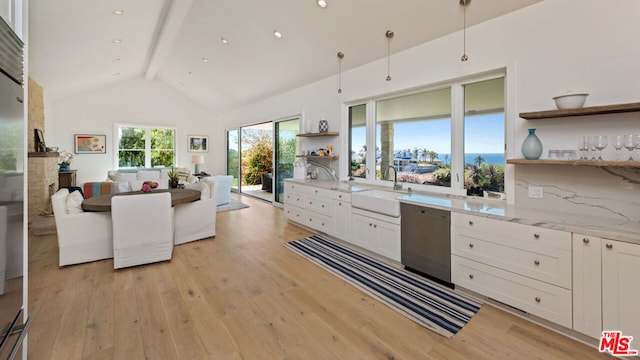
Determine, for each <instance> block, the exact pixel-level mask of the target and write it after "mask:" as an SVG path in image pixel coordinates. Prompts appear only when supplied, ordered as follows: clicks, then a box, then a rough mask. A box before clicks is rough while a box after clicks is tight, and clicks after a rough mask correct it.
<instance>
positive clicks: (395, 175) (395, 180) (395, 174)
mask: <svg viewBox="0 0 640 360" xmlns="http://www.w3.org/2000/svg"><path fill="white" fill-rule="evenodd" d="M389 169H393V190H400V189H402V184H398V171H397V170H396V168H395V167H394V166H393V165H389V166H388V167H387V169H386V170H385V171H384V177H385V179H386V178H387V174H389Z"/></svg>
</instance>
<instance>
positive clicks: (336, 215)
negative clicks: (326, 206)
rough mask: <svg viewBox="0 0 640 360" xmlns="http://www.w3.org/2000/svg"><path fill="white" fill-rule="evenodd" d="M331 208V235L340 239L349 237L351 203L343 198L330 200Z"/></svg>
mask: <svg viewBox="0 0 640 360" xmlns="http://www.w3.org/2000/svg"><path fill="white" fill-rule="evenodd" d="M331 207H332V209H333V220H334V221H333V232H332V234H331V235H333V236H335V237H337V238H338V239H342V240H347V241H348V240H349V238H350V237H351V203H350V202H347V201H345V200H331Z"/></svg>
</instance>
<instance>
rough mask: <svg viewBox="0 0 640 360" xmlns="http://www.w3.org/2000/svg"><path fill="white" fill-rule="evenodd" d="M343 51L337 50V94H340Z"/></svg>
mask: <svg viewBox="0 0 640 360" xmlns="http://www.w3.org/2000/svg"><path fill="white" fill-rule="evenodd" d="M343 58H344V53H342V52H341V51H338V94H342V59H343Z"/></svg>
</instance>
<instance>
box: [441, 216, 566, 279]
mask: <svg viewBox="0 0 640 360" xmlns="http://www.w3.org/2000/svg"><path fill="white" fill-rule="evenodd" d="M451 252H452V253H453V254H455V255H459V256H462V257H465V258H467V259H471V260H476V261H478V262H481V263H484V264H488V265H491V266H494V267H498V268H501V269H504V270H507V271H512V272H514V273H516V274H519V275H523V276H527V277H529V278H532V279H535V280H540V281H544V282H547V283H550V284H553V285H558V286H561V287H564V288H566V289H571V251H568V250H562V249H558V248H556V247H550V246H545V245H542V244H538V243H535V242H528V241H518V240H517V239H511V238H509V237H505V236H494V235H488V234H486V233H479V232H476V231H470V230H468V229H463V228H460V227H457V226H452V227H451Z"/></svg>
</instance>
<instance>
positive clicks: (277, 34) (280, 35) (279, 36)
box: [273, 30, 282, 39]
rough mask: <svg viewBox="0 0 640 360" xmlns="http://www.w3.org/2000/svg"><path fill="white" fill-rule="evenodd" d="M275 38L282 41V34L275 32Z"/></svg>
mask: <svg viewBox="0 0 640 360" xmlns="http://www.w3.org/2000/svg"><path fill="white" fill-rule="evenodd" d="M273 36H275V37H277V38H278V39H282V33H281V32H280V31H278V30H273Z"/></svg>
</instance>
